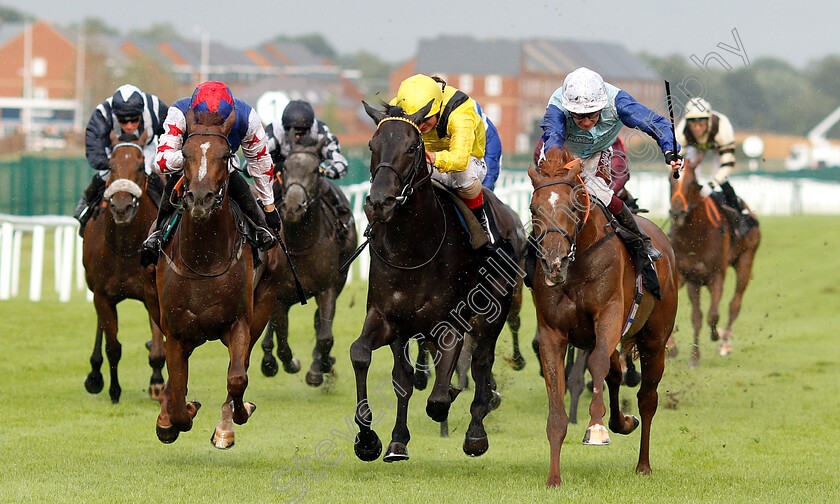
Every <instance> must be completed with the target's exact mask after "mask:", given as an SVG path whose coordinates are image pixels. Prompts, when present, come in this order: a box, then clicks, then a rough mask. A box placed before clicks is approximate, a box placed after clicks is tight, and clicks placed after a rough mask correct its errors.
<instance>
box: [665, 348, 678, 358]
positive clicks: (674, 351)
mask: <svg viewBox="0 0 840 504" xmlns="http://www.w3.org/2000/svg"><path fill="white" fill-rule="evenodd" d="M679 353H680V351H679V349H678V348H677V347H674V348H666V349H665V356H666V357H667V358H668V359H675V358H676V357H677V355H679Z"/></svg>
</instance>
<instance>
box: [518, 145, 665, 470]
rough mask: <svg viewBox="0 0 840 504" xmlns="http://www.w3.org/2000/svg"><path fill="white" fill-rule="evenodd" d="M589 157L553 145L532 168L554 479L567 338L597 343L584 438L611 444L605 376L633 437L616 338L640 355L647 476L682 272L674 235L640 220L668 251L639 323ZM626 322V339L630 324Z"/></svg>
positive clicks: (625, 263) (621, 249)
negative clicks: (590, 181)
mask: <svg viewBox="0 0 840 504" xmlns="http://www.w3.org/2000/svg"><path fill="white" fill-rule="evenodd" d="M581 170H582V163H581V162H580V160H579V159H573V158H572V156H571V154H569V153H568V151H566V150H565V149H563V150H561V149H557V148H554V149H551V150H550V151H549V152H548V153H547V156H546V159H545V160H544V161H543V162H542V164H541V165H540V166H539V169H538V170H534V169H533V168H529V169H528V175H529V176H530V178H531V182H532V183H533V186H534V194H533V197H532V200H531V213H532V218H533V226H534V232H535V236H536V237H537V240H538V241H539V243H538V250H539V251H540V254H541V256H542V257H541V258H540V259H539V260H538V261H537V268H536V273H535V277H534V301H535V304H536V309H537V324H538V328H539V333H540V334H539V337H540V348H539V354H540V360H541V362H542V367H543V373H544V376H545V384H546V389H547V391H548V426H547V429H546V431H547V434H548V441H549V445H550V451H551V460H550V465H549V473H548V481H547V485H548V486H558V485H560V484H561V478H560V449H561V447H562V445H563V440H564V439H565V437H566V429H567V426H568V423H569V419H568V416H567V415H566V410H565V407H564V403H563V399H564V394H565V392H566V383H565V369H564V359H565V357H566V352H567V349H568V345H569V344H572V345H574V346H575V347H577V348H582V349H586V350H590V351H591V353H590V355H589V359H588V368H589V373H590V374H591V375H592V381H593V393H592V401H591V403H590V406H589V415H590V420H589V426H588V427H587V429H586V434H585V436H584V439H583V442H584V444H588V445H606V444H609V442H610V439H609V434H608V433H607V430H606V428H605V427H604V421H603V417H604V415H605V414H606V406H605V404H604V381H606V382H607V385H609V395H610V422H609V426H610V430H612V431H613V432H615V433H618V434H629V433H631V432H632V431H633V430H634V429H635V428H636V427H637V426H638V425H639V420H638V419H637V418H636V417H634V416H630V415H624V413H622V412H621V409H620V405H619V395H618V392H619V387H620V385H621V378H622V377H621V364H620V353H619V350H618V349H617V348H618V346H619V344H621V345H622V347H623V349H624V350H629V349H630V348H631V347H633V346H635V348H636V349H637V350H638V353H639V356H640V358H641V372H642V381H641V387H640V389H639V392H638V400H639V411H640V413H641V416H642V419H641V425H642V433H641V443H640V448H639V461H638V464H637V465H636V471H637V472H640V473H644V474H649V473H650V472H651V469H650V461H649V456H648V452H649V447H650V425H651V421H652V419H653V415H654V413H655V412H656V407H657V401H658V399H657V398H658V396H657V391H656V389H657V386H658V384H659V380H660V379H661V378H662V373H663V370H664V368H665V348H666V341H667V339H668V337H669V336H670V334H671V331H672V330H673V327H674V318H675V316H676V311H677V271H676V264H675V260H674V254H673V251H672V250H671V247H670V245H669V244H668V239H667V238H666V237H665V235H664V234H663V233H662V231H661V230H660V229H659V228H658V227H657V226H656V225H654V224H653V223H652V222H650V221H648V220H646V219H643V218H640V217H636V218H637V220H638V221H639V225H640V226H641V227H642V228H643V229H644V231H645V232H646V233H647V234H648V235H649V236H650V237H651V239H652V240H653V243H654V245H655V246H656V248H657V249H659V250H660V251H662V257H661V259H659V261H657V262H656V263H654V264H655V270H656V274H657V277H658V280H659V284H660V288H661V291H662V299H661V300H657V299H656V298H655V297H654V296H653V295H652V294H650V293H649V292H647V291H643V295H642V297H641V302H640V305H639V306H638V311H637V312H636V313H635V321H633V322H632V323H630V319H631V317H630V316H629V313H630V311H631V307H632V305H633V300H634V296H635V291H636V278H637V272H636V271H635V268H634V265H633V262H632V260H631V258H630V255H629V254H628V252H627V249H626V247H625V245H624V244H623V243H622V242H621V240H620V239H619V238H618V237H617V236H616V235H615V231H610V227H612V226H613V225H614V224H613V222H612V219H608V217H607V216H606V213H605V212H603V211H602V209H601V208H600V207H595V206H594V205H592V202H591V200H592V198H591V197H590V195H589V193H588V192H587V191H586V189H585V186H584V184H583V181H582V179H581ZM626 323H627V324H629V327H627V329H626V334H625V335H624V336H623V335H622V332H623V328H624V326H625V324H626Z"/></svg>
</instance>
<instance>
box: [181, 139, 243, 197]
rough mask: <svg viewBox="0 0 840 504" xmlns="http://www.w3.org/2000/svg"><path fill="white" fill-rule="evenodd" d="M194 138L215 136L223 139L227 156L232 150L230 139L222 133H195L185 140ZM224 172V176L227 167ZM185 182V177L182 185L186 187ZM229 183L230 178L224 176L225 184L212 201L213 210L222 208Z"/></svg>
mask: <svg viewBox="0 0 840 504" xmlns="http://www.w3.org/2000/svg"><path fill="white" fill-rule="evenodd" d="M194 136H217V137H221V138H224V139H225V143H226V144H227V147H228V155H230V154H231V151H232V150H233V148H232V147H231V145H230V139H229V138H228V137H227V136H225V135H223V134H222V133H216V132H215V131H196V132H193V133H190V134H188V135H187V140H189V139H190V138H191V137H194ZM184 143H186V140H184ZM228 164H230V159H228ZM225 170H226V171H225V175H227V167H226V168H225ZM187 182H188V181H187V179H186V177H185V178H184V185H186V184H187ZM229 182H230V176H226V177H225V182H224V183H223V184H222V186H221V187H219V192H218V193H216V196H215V199H214V200H213V209H217V208H221V207H222V201H224V199H225V191H226V190H227V187H228V183H229ZM187 190H189V188H187Z"/></svg>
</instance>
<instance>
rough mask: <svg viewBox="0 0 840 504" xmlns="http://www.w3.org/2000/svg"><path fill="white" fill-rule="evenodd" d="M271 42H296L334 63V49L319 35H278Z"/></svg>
mask: <svg viewBox="0 0 840 504" xmlns="http://www.w3.org/2000/svg"><path fill="white" fill-rule="evenodd" d="M271 41H272V42H298V43H301V44H303V45H305V46H306V48H307V49H309V50H310V51H312V53H313V54H315V55H316V56H321V57H324V58H328V59H330V60H333V61H335V59H336V58H337V57H338V53H337V52H336V50H335V48H333V46H332V45H331V44H330V43H329V42H328V41H327V39H326V38H324V36H323V35H321V34H320V33H308V34H305V35H297V36H289V35H278V36H276V37H274V38H273V39H272V40H271Z"/></svg>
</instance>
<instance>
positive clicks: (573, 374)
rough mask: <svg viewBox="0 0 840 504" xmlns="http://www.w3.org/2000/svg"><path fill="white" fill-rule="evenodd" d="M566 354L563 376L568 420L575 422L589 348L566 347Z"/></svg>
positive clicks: (583, 383)
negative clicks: (567, 392)
mask: <svg viewBox="0 0 840 504" xmlns="http://www.w3.org/2000/svg"><path fill="white" fill-rule="evenodd" d="M575 354H577V355H575ZM566 356H567V357H566V368H565V375H564V377H565V379H566V389H567V390H568V391H569V422H571V423H573V424H576V423H577V411H578V403H579V402H580V396H581V394H583V389H584V386H585V381H586V380H585V377H586V361H587V360H588V359H589V350H576V349H575V347H568V350H567V353H566Z"/></svg>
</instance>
